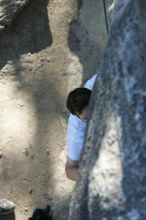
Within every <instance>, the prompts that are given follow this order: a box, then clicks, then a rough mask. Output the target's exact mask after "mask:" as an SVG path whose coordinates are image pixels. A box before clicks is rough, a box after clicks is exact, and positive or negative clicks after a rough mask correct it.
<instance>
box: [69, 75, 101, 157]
mask: <svg viewBox="0 0 146 220" xmlns="http://www.w3.org/2000/svg"><path fill="white" fill-rule="evenodd" d="M96 76H97V75H94V76H92V78H91V79H89V80H88V81H87V82H86V84H85V86H84V87H85V88H87V89H90V90H92V88H93V85H94V82H95V80H96ZM85 130H86V122H83V121H81V120H80V119H79V118H78V117H77V116H75V115H72V114H70V116H69V119H68V127H67V144H68V148H67V156H68V158H70V159H71V160H77V161H78V160H80V155H81V151H82V148H83V143H84V136H85Z"/></svg>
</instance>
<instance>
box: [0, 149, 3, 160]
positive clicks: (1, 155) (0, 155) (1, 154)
mask: <svg viewBox="0 0 146 220" xmlns="http://www.w3.org/2000/svg"><path fill="white" fill-rule="evenodd" d="M2 157H3V153H2V152H1V151H0V159H1V158H2Z"/></svg>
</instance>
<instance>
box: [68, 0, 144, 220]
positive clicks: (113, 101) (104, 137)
mask: <svg viewBox="0 0 146 220" xmlns="http://www.w3.org/2000/svg"><path fill="white" fill-rule="evenodd" d="M121 2H122V1H119V3H121ZM116 8H117V9H118V13H116V11H115V14H114V16H115V17H113V22H112V26H111V29H110V33H109V39H108V44H107V48H106V51H105V54H104V57H103V61H102V63H101V66H100V68H99V72H98V74H99V77H98V80H97V81H96V83H95V88H94V92H93V96H92V100H91V119H90V121H89V123H88V128H87V135H86V142H85V149H84V152H83V155H82V160H81V164H80V175H79V179H78V181H77V184H76V188H75V191H74V194H73V197H72V200H71V206H70V217H69V220H83V219H84V220H101V219H102V220H103V219H104V220H145V219H146V209H145V204H146V187H145V183H146V172H145V167H146V150H145V148H146V135H145V130H146V111H145V109H146V102H145V100H146V90H145V85H146V75H145V70H146V14H145V11H146V1H145V0H129V1H126V4H121V6H120V5H118V3H117V5H116Z"/></svg>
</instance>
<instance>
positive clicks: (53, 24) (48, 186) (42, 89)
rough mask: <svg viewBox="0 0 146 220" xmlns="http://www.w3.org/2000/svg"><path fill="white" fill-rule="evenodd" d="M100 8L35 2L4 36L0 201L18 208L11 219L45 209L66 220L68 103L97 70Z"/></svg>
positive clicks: (62, 0)
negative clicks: (7, 202)
mask: <svg viewBox="0 0 146 220" xmlns="http://www.w3.org/2000/svg"><path fill="white" fill-rule="evenodd" d="M101 3H102V1H101ZM101 3H100V1H95V0H94V1H93V2H92V3H89V2H88V1H84V4H83V2H82V1H81V0H80V1H73V0H70V1H67V0H50V1H48V0H42V1H39V0H36V1H32V3H31V4H30V5H29V6H28V7H27V8H25V10H24V11H23V13H22V14H21V15H19V16H18V17H17V19H16V20H15V21H14V23H13V24H12V25H11V26H10V27H8V28H7V29H6V31H5V32H4V33H3V34H1V36H0V53H1V58H0V69H1V71H0V94H1V96H0V112H1V117H0V197H7V198H9V199H10V200H12V201H13V202H14V203H15V204H16V209H15V216H10V217H9V220H14V219H16V220H26V219H28V217H30V216H31V214H32V212H33V210H34V209H35V208H41V207H45V206H46V205H47V204H49V205H51V207H52V211H53V218H54V219H57V220H58V219H59V220H66V219H67V216H68V208H69V200H70V196H71V192H72V190H73V187H74V183H73V182H72V181H70V180H68V179H67V178H66V176H65V173H64V166H65V160H66V138H65V134H66V126H67V118H68V112H67V110H66V108H65V99H66V96H67V94H68V92H69V91H70V90H71V89H72V88H74V87H77V86H79V85H80V84H81V83H82V81H85V80H86V79H87V78H89V77H90V76H91V75H92V74H93V73H95V71H96V69H97V67H98V65H99V62H100V59H101V56H102V53H103V50H104V46H105V42H106V37H107V33H106V28H105V20H104V19H105V18H104V14H103V13H101V11H102V10H103V5H102V4H101ZM97 15H98V19H97ZM95 36H97V37H95ZM0 220H8V218H7V217H3V218H2V217H0Z"/></svg>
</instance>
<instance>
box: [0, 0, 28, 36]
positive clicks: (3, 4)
mask: <svg viewBox="0 0 146 220" xmlns="http://www.w3.org/2000/svg"><path fill="white" fill-rule="evenodd" d="M30 1H31V0H0V32H1V31H3V30H4V28H5V27H7V26H8V25H9V24H10V23H11V22H12V21H13V19H14V18H15V17H16V16H17V15H18V14H19V13H20V12H21V10H22V9H23V8H24V6H26V5H27V4H28V3H29V2H30Z"/></svg>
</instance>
